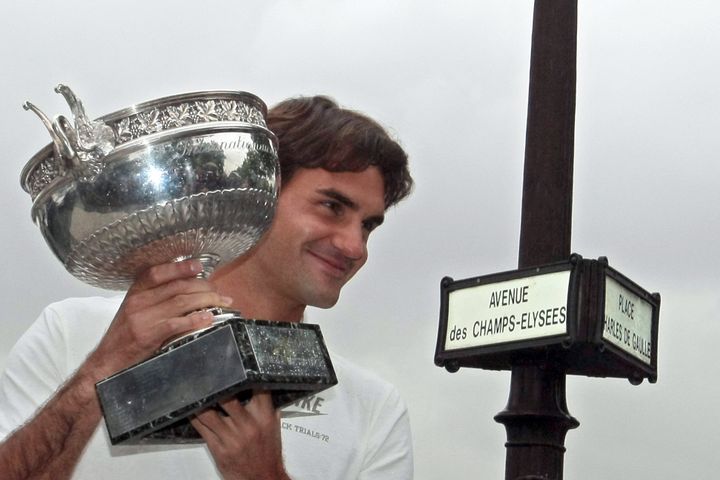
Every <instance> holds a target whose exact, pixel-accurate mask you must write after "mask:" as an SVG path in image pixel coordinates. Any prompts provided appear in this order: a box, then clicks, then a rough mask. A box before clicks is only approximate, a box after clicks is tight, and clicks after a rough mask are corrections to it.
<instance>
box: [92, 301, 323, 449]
mask: <svg viewBox="0 0 720 480" xmlns="http://www.w3.org/2000/svg"><path fill="white" fill-rule="evenodd" d="M217 317H222V318H220V320H221V321H220V323H218V324H216V325H214V326H213V327H210V328H209V329H206V330H202V331H200V332H197V333H195V334H192V335H189V336H187V337H183V338H182V339H181V340H179V341H177V342H174V343H173V344H171V345H170V346H169V347H166V348H165V349H164V350H163V351H161V352H160V353H159V354H157V355H155V356H154V357H152V358H150V359H148V360H146V361H144V362H141V363H139V364H137V365H135V366H132V367H130V368H128V369H126V370H123V371H121V372H118V373H117V374H115V375H113V376H111V377H109V378H107V379H105V380H102V381H100V382H98V383H97V385H96V389H97V393H98V397H99V399H100V405H101V408H102V410H103V416H104V417H105V423H106V425H107V429H108V433H109V435H110V442H111V443H112V444H113V445H117V444H121V443H122V444H143V443H153V444H158V443H161V444H177V443H198V442H202V441H203V440H202V438H201V437H200V436H199V434H198V433H197V432H196V431H195V429H194V428H193V427H192V425H191V424H190V422H189V419H188V417H189V416H190V415H192V414H194V413H196V412H198V411H200V410H204V409H206V408H211V407H213V406H214V405H216V404H217V402H218V401H220V400H223V399H226V398H229V397H232V396H236V397H238V398H240V399H241V400H246V399H249V398H250V397H251V396H252V391H253V390H268V391H270V393H271V395H272V399H273V404H274V405H275V407H276V408H280V407H283V406H285V405H288V404H290V403H293V402H294V401H296V400H298V399H300V398H302V397H305V396H307V395H310V394H313V393H316V392H319V391H322V390H325V389H326V388H329V387H331V386H333V385H335V384H337V377H336V376H335V370H334V369H333V366H332V363H331V361H330V356H329V354H328V352H327V348H326V347H325V343H324V341H323V338H322V334H321V332H320V327H319V326H317V325H309V324H304V323H286V322H269V321H264V320H249V319H244V318H242V317H240V316H239V315H236V314H224V315H219V316H216V318H217Z"/></svg>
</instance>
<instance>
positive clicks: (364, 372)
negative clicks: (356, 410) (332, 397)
mask: <svg viewBox="0 0 720 480" xmlns="http://www.w3.org/2000/svg"><path fill="white" fill-rule="evenodd" d="M331 359H332V363H333V367H334V368H335V373H336V375H337V378H338V386H339V387H340V389H341V390H342V391H343V392H344V393H345V395H347V396H349V397H351V398H354V399H356V400H359V401H362V402H371V403H377V402H382V403H385V402H387V401H390V402H392V403H397V404H402V400H401V399H400V395H399V393H398V391H397V389H396V388H395V386H394V385H393V384H392V383H390V382H388V381H387V380H385V379H384V378H382V377H380V376H379V375H378V374H377V373H375V372H373V371H371V370H369V369H367V368H364V367H362V366H359V365H358V364H356V363H354V362H352V361H350V360H348V359H347V358H345V357H343V356H341V355H337V354H334V353H333V354H331Z"/></svg>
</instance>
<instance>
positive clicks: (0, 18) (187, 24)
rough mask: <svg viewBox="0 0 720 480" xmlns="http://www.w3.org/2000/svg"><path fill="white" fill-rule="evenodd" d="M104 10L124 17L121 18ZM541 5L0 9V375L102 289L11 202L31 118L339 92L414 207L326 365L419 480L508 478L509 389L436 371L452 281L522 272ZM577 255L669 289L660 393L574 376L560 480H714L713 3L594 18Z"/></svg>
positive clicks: (719, 461)
mask: <svg viewBox="0 0 720 480" xmlns="http://www.w3.org/2000/svg"><path fill="white" fill-rule="evenodd" d="M106 5H113V6H112V7H110V6H106ZM532 6H533V5H532V2H531V1H529V0H522V1H521V0H493V1H472V2H471V1H463V2H461V1H452V0H449V1H443V2H437V1H434V2H431V1H424V0H412V1H411V0H406V1H390V0H364V1H362V2H360V1H357V2H350V1H329V0H328V1H301V0H293V1H266V2H258V1H255V2H250V1H232V2H230V1H227V2H222V1H215V0H206V1H204V2H189V1H174V2H170V1H154V2H147V1H139V0H127V1H125V2H122V3H119V2H108V3H103V2H89V1H79V0H65V1H63V2H50V1H47V2H41V1H32V0H25V1H22V2H20V1H6V2H3V3H2V6H0V52H2V53H1V57H0V58H2V63H3V67H2V74H0V82H1V83H0V92H2V93H1V94H0V111H2V112H3V115H2V117H1V118H0V122H2V128H0V132H2V133H1V135H2V136H1V137H0V139H1V140H2V146H3V151H4V154H3V158H2V165H1V168H2V170H3V172H4V174H3V175H0V182H2V184H1V186H0V192H1V193H0V195H1V197H0V199H1V202H2V206H3V219H4V222H3V227H2V229H1V231H0V245H1V246H2V251H3V252H4V258H5V268H4V271H5V273H4V275H3V289H2V290H3V297H2V300H3V302H2V303H3V306H4V309H5V315H4V318H3V319H2V324H1V326H0V328H1V329H2V330H1V331H2V335H1V336H0V366H2V364H3V362H4V358H5V356H6V354H7V351H8V350H9V349H10V347H11V345H12V344H13V343H14V342H15V340H16V339H17V338H18V337H19V336H20V335H21V333H22V332H23V331H24V330H25V329H26V328H27V327H28V325H29V324H30V322H32V321H33V320H34V319H35V318H36V317H37V315H38V314H39V312H40V311H41V309H42V308H43V307H44V306H45V305H46V304H47V303H49V302H51V301H56V300H59V299H62V298H65V297H67V296H82V295H88V294H98V293H102V294H104V293H105V292H101V291H98V290H93V289H92V288H90V287H87V286H84V285H83V284H82V283H80V282H79V281H77V280H75V279H74V278H72V277H71V276H70V275H69V274H68V273H66V272H65V270H64V269H63V267H62V265H60V263H59V262H58V261H57V260H56V259H55V258H53V257H52V254H51V253H50V251H49V249H48V248H47V246H46V245H45V244H44V241H43V239H42V238H41V236H40V233H39V231H38V230H37V228H36V227H35V226H34V225H33V224H32V221H31V219H30V207H31V202H30V198H29V196H28V195H27V194H25V192H23V191H22V190H21V188H20V186H19V175H20V171H21V169H22V167H23V166H24V164H25V163H26V162H27V160H29V158H30V157H31V156H32V155H33V154H34V153H35V152H36V151H37V150H39V149H40V148H41V147H42V146H43V145H45V144H46V143H48V141H49V137H48V135H47V132H46V131H45V129H44V128H43V127H42V125H41V123H40V122H39V121H38V119H37V118H36V117H35V116H34V115H31V114H30V113H27V112H24V111H23V110H22V108H21V105H22V103H23V101H25V100H31V101H33V102H34V103H35V104H36V105H38V106H39V107H40V108H41V109H43V110H45V111H46V113H48V114H49V115H54V114H57V113H64V114H66V113H67V107H66V106H65V103H64V101H63V100H62V98H61V97H60V96H59V95H56V94H55V93H54V92H53V87H54V86H55V85H56V84H57V83H60V82H62V83H66V84H68V85H70V86H71V87H72V88H73V89H74V90H75V91H76V93H77V94H78V95H79V96H80V97H81V99H82V100H83V102H84V104H85V107H86V108H87V110H88V112H89V114H90V115H92V116H99V115H102V114H105V113H108V112H110V111H114V110H117V109H120V108H123V107H126V106H129V105H131V104H133V103H138V102H140V101H144V100H149V99H153V98H156V97H159V96H164V95H170V94H175V93H181V92H186V91H194V90H203V89H212V88H219V89H238V90H247V91H250V92H253V93H255V94H257V95H259V96H260V97H261V98H263V99H264V100H265V101H266V102H267V103H268V104H273V103H275V102H277V101H279V100H281V99H284V98H286V97H289V96H294V95H298V94H316V93H323V94H328V95H331V96H333V97H335V98H336V99H337V100H338V101H339V102H340V103H341V104H343V105H345V106H348V107H352V108H356V109H359V110H362V111H364V112H366V113H368V114H370V115H371V116H373V117H375V118H377V119H378V120H379V121H380V122H382V123H383V124H384V125H386V126H388V127H389V128H390V129H391V131H392V132H393V133H394V134H395V135H397V137H398V138H399V139H400V141H401V143H402V144H403V145H404V146H405V147H406V149H407V150H408V152H409V153H410V155H411V162H412V163H411V164H412V172H413V174H414V176H415V179H416V182H417V188H416V191H415V193H414V195H413V197H411V198H410V199H409V200H408V201H407V202H406V203H404V204H402V205H400V206H399V207H397V208H396V209H394V210H393V211H392V212H390V214H389V215H388V219H387V222H386V224H385V225H383V227H382V228H381V229H379V230H378V232H377V233H376V234H373V237H374V238H372V240H371V244H370V261H369V262H368V265H367V266H366V267H365V269H364V270H363V271H362V272H361V273H360V274H359V275H358V277H357V278H356V280H354V281H353V283H352V284H351V285H349V286H348V287H347V288H346V290H345V291H344V293H343V296H342V297H341V300H340V303H339V305H338V306H337V307H336V308H335V309H332V310H330V311H317V310H312V311H311V312H310V314H309V320H310V321H316V322H319V323H321V324H322V327H323V331H324V332H325V336H326V340H327V342H328V344H329V345H330V347H331V349H332V350H335V351H337V352H341V353H343V354H344V355H345V356H347V357H349V358H351V359H353V360H355V361H356V362H357V363H359V364H362V365H364V366H366V367H368V368H370V369H373V370H375V371H376V372H378V373H379V374H380V375H381V376H383V377H385V378H386V379H388V380H390V381H392V382H393V383H394V384H395V385H396V386H397V387H398V388H399V390H400V391H401V393H402V395H403V397H404V398H405V399H406V401H407V403H408V404H409V407H410V413H411V418H412V423H413V433H414V442H415V452H416V472H417V474H416V478H418V479H421V480H423V479H430V480H433V479H438V480H439V479H445V478H455V479H477V478H482V479H484V478H488V479H500V478H503V472H504V461H505V460H504V459H505V448H504V442H505V432H504V428H503V427H502V426H501V425H500V424H497V423H495V422H494V421H493V419H492V417H493V416H494V415H495V414H497V413H498V412H500V411H501V410H502V409H503V408H504V407H505V404H506V401H507V394H508V391H509V374H508V373H507V372H494V371H484V370H465V369H463V370H461V371H460V372H458V373H456V374H450V373H447V372H446V371H445V370H442V369H439V368H437V367H435V366H434V365H433V361H432V359H433V355H434V349H435V341H436V336H437V326H438V309H439V282H440V279H441V278H442V277H443V276H445V275H450V276H452V277H454V278H465V277H472V276H476V275H483V274H488V273H494V272H499V271H504V270H511V269H514V268H515V267H516V264H517V246H518V234H519V226H520V199H521V190H522V162H523V151H524V138H525V119H526V109H527V84H528V68H529V55H530V35H531V25H532ZM579 12H580V13H579V34H578V86H577V91H578V98H577V116H576V118H577V121H576V135H575V138H576V148H575V186H574V189H575V191H574V205H573V219H574V222H573V242H572V245H573V247H572V249H573V251H575V252H577V253H580V254H581V255H583V256H584V257H587V258H597V257H599V256H607V257H608V258H609V259H610V264H611V265H612V266H613V267H615V268H616V269H618V270H620V271H621V272H623V273H624V274H626V275H627V276H629V277H630V278H632V279H633V280H634V281H636V282H637V283H639V284H640V285H642V286H643V287H645V288H646V289H647V290H650V291H657V292H660V293H661V295H662V307H661V312H660V340H659V350H658V351H659V362H658V363H659V367H658V373H659V376H658V382H657V383H656V384H654V385H651V384H648V383H647V382H645V383H643V384H642V385H640V386H632V385H630V384H629V383H628V382H627V381H626V380H620V379H597V378H584V377H570V378H569V379H568V406H569V409H570V412H571V413H572V414H573V415H574V416H575V417H576V418H577V419H578V420H579V421H580V427H579V428H578V429H576V430H573V431H570V432H569V433H568V436H567V440H566V447H567V453H566V456H565V478H567V479H583V480H601V479H603V480H604V479H608V478H618V479H625V478H633V479H635V480H650V479H652V480H657V479H679V478H682V479H714V478H717V472H718V471H720V456H718V455H717V453H716V451H715V450H716V445H717V444H718V441H719V440H720V434H718V433H717V432H718V426H719V423H720V415H719V414H718V404H719V402H720V395H719V390H720V387H719V386H718V385H717V379H718V378H720V366H719V363H718V361H717V359H716V358H717V354H716V352H717V348H716V345H717V341H718V336H719V334H720V326H719V324H720V318H718V312H720V300H719V299H718V298H719V296H718V291H719V290H720V274H719V273H718V272H720V255H719V254H718V253H717V245H718V242H719V241H720V213H719V207H718V205H719V204H720V193H718V192H719V191H720V190H719V189H718V187H717V185H716V184H717V182H718V179H720V165H719V164H718V151H720V135H718V133H717V130H718V127H719V126H720V121H719V120H718V112H719V111H720V93H719V92H720V89H718V83H719V81H720V65H718V50H719V49H720V29H719V28H718V25H720V6H718V4H717V3H716V2H711V1H700V0H697V1H694V2H679V1H667V0H652V1H651V0H635V1H621V0H602V1H583V0H581V1H580V5H579Z"/></svg>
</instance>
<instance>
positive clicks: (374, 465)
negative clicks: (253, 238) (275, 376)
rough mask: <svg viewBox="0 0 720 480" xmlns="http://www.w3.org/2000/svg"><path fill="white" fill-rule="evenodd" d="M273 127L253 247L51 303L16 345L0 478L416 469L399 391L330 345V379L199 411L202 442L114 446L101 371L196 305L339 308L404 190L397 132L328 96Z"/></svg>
mask: <svg viewBox="0 0 720 480" xmlns="http://www.w3.org/2000/svg"><path fill="white" fill-rule="evenodd" d="M268 126H269V128H270V129H271V130H273V132H274V133H275V134H276V135H277V137H278V140H279V158H280V164H281V177H282V188H281V191H280V195H279V199H278V206H277V211H276V214H275V218H274V220H273V224H272V226H271V227H270V229H269V231H268V232H267V233H266V234H265V236H264V237H263V238H262V240H261V241H260V242H259V243H258V245H256V246H255V247H254V248H253V249H252V250H251V251H250V252H249V253H248V254H247V255H244V256H242V257H240V258H238V259H236V260H235V261H234V262H231V263H229V264H227V265H225V266H224V267H222V268H220V269H219V270H218V271H217V272H216V273H215V274H214V275H213V276H212V278H211V279H210V281H209V282H208V281H204V280H200V279H197V278H195V275H196V274H197V273H198V272H199V271H200V265H199V264H198V263H197V262H194V261H185V262H180V263H174V264H167V265H159V266H156V267H153V268H151V269H149V270H148V271H147V272H145V273H143V274H142V275H140V276H139V278H138V279H137V280H136V282H135V283H134V284H133V286H132V287H131V288H130V290H129V291H128V293H127V295H126V296H125V298H124V299H122V300H120V299H99V298H94V299H70V300H66V301H64V302H59V303H57V304H54V305H51V306H50V307H48V309H46V310H45V312H43V314H42V315H41V317H40V319H39V320H38V321H37V322H36V323H35V325H33V327H31V329H30V330H29V331H28V332H27V333H26V335H25V336H24V337H23V338H22V339H21V340H20V342H19V343H18V345H16V347H15V348H14V350H13V352H12V354H11V357H10V358H9V359H8V362H7V365H8V367H7V370H6V372H5V374H4V376H3V377H2V379H1V380H0V436H2V437H5V440H4V442H3V443H2V444H0V471H2V472H3V475H4V478H11V479H19V478H53V479H55V478H69V477H71V476H72V477H73V478H93V479H94V478H142V479H145V478H188V479H189V478H193V479H197V478H202V479H205V478H217V477H218V476H220V477H222V478H226V479H248V480H249V479H287V478H294V479H298V480H300V479H323V480H328V479H343V480H347V479H354V478H361V479H388V480H389V479H393V480H395V479H409V478H412V448H411V439H410V430H409V422H408V417H407V412H406V409H405V406H404V404H403V403H402V401H401V400H400V398H399V396H398V394H397V392H396V390H395V389H394V388H393V387H392V386H391V385H389V384H387V383H385V382H384V381H382V380H380V379H378V378H376V377H375V376H374V375H372V374H370V373H368V372H365V371H363V370H361V369H359V368H357V367H355V366H354V365H352V364H351V363H349V362H347V361H346V360H344V359H343V358H342V357H340V356H338V355H336V354H334V353H333V354H332V357H333V363H334V365H335V369H336V373H337V376H338V381H339V384H338V385H337V386H336V387H333V388H331V389H330V390H327V391H324V392H321V393H320V394H318V395H315V396H313V397H311V398H309V399H305V400H302V401H299V402H298V403H297V404H295V405H292V406H290V407H288V408H286V409H285V410H284V411H282V412H277V411H275V410H274V409H273V407H272V403H271V398H270V395H269V394H268V393H265V392H256V394H255V395H254V396H253V397H252V399H251V400H250V401H249V402H248V403H246V404H242V403H240V402H239V401H238V400H235V399H231V400H227V401H224V402H222V403H221V405H220V407H221V409H220V410H217V409H210V410H206V411H204V412H201V413H200V414H198V415H197V416H196V417H195V418H194V419H193V420H192V424H193V425H194V426H195V428H196V429H197V430H198V431H199V432H200V434H201V435H202V436H203V438H204V439H205V441H206V446H193V447H183V448H177V447H175V448H172V447H170V448H155V447H153V448H152V449H148V448H145V449H143V448H142V447H132V448H130V447H124V448H123V447H112V448H111V447H109V445H108V442H107V438H106V437H107V433H106V432H105V431H104V425H103V424H102V422H101V421H100V420H101V418H102V416H101V411H100V406H99V404H98V401H97V397H96V395H95V391H94V384H95V383H96V382H97V381H99V380H101V379H103V378H105V377H107V376H108V375H110V374H112V373H114V372H116V371H118V370H120V369H123V368H126V367H128V366H130V365H133V364H135V363H137V362H138V361H140V360H143V359H145V358H147V357H149V356H150V355H151V354H152V353H153V352H154V351H156V350H157V349H158V348H159V347H160V346H161V345H162V344H163V343H164V342H165V341H166V340H167V339H168V338H172V337H174V336H176V335H178V334H181V333H184V332H187V331H190V330H193V329H197V328H200V327H203V326H207V325H208V324H209V323H210V322H211V321H212V317H211V315H210V314H209V313H207V312H203V311H198V310H199V309H202V308H205V307H208V306H213V305H218V306H225V307H231V308H234V309H237V310H239V311H241V312H242V313H243V315H245V316H246V317H248V318H264V319H268V320H277V321H287V322H299V321H302V317H303V314H304V311H305V307H306V306H307V305H312V306H317V307H321V308H329V307H332V306H333V305H334V304H335V303H336V302H337V300H338V297H339V295H340V291H341V289H342V287H343V286H344V285H345V283H347V282H348V281H349V280H350V279H351V278H352V277H353V275H355V273H356V272H357V271H358V270H359V269H360V268H361V267H362V266H363V265H364V264H365V261H366V260H367V257H368V251H367V242H368V238H369V236H370V234H371V232H372V231H373V230H374V229H375V228H376V227H378V226H379V225H380V224H382V222H383V220H384V214H385V211H386V210H387V209H388V208H389V207H390V206H392V205H394V204H396V203H397V202H399V201H400V200H402V199H403V198H405V197H406V196H407V195H408V193H409V192H410V189H411V186H412V179H411V178H410V175H409V172H408V169H407V155H406V154H405V152H404V151H403V150H402V148H401V147H400V146H399V145H398V144H397V142H395V141H394V140H392V139H391V138H390V137H389V136H388V135H387V133H386V132H385V130H384V129H383V128H382V127H380V126H379V125H378V124H377V123H376V122H374V121H373V120H371V119H369V118H367V117H366V116H364V115H361V114H358V113H356V112H353V111H350V110H346V109H343V108H340V107H338V105H337V104H336V103H335V102H333V101H332V100H330V99H328V98H326V97H309V98H297V99H291V100H287V101H285V102H282V103H281V104H279V105H277V106H276V107H274V108H273V109H271V110H270V112H269V113H268ZM188 311H191V312H194V313H191V314H186V312H188ZM348 327H349V328H350V326H348ZM28 419H29V420H28ZM18 426H21V428H17V427H18ZM13 429H16V430H15V431H14V432H13ZM11 432H12V433H11ZM131 453H132V454H131Z"/></svg>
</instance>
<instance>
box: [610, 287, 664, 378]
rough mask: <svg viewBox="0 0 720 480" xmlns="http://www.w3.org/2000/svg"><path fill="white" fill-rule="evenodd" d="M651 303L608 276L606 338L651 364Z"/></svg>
mask: <svg viewBox="0 0 720 480" xmlns="http://www.w3.org/2000/svg"><path fill="white" fill-rule="evenodd" d="M652 314H653V310H652V305H651V304H650V303H648V302H647V301H645V300H643V299H642V298H640V297H639V296H637V295H635V294H634V293H633V292H631V291H630V290H628V289H627V288H625V287H623V286H622V285H620V283H618V282H617V281H616V280H614V279H612V278H610V277H609V276H605V324H604V327H603V338H604V339H605V340H607V341H608V342H610V343H612V344H613V345H615V346H616V347H618V348H620V349H621V350H623V351H625V352H627V353H629V354H630V355H632V356H633V357H635V358H638V359H640V360H641V361H642V362H644V363H646V364H647V365H651V359H652V347H653V346H652V341H651V339H652Z"/></svg>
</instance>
